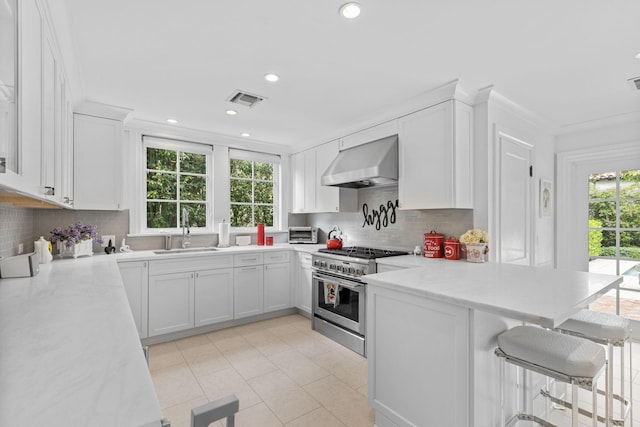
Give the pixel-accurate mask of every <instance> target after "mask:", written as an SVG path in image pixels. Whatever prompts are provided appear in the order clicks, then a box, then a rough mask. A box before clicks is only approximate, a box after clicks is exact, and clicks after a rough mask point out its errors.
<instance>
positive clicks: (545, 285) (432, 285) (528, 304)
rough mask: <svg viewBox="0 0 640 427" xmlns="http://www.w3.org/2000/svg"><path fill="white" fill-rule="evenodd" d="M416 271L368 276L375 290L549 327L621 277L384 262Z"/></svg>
mask: <svg viewBox="0 0 640 427" xmlns="http://www.w3.org/2000/svg"><path fill="white" fill-rule="evenodd" d="M379 261H381V263H383V264H388V265H396V266H404V267H414V268H407V269H404V270H397V271H390V272H386V273H378V274H372V275H369V276H366V281H367V283H368V284H369V285H371V286H381V287H385V288H389V289H394V290H398V291H401V292H405V293H409V294H413V295H417V296H421V297H425V298H429V299H433V300H437V301H443V302H447V303H451V304H455V305H459V306H463V307H467V308H471V309H477V310H482V311H486V312H489V313H493V314H496V315H500V316H506V317H510V318H513V319H517V320H522V321H525V322H529V323H534V324H538V325H541V326H543V327H547V328H553V327H555V326H557V325H559V324H560V323H562V322H564V321H565V320H566V319H567V318H568V317H569V316H571V315H572V314H574V313H575V312H577V311H578V310H580V309H582V308H584V307H585V306H586V305H587V304H589V303H591V302H593V301H594V300H596V299H597V298H598V297H600V296H601V295H604V294H605V293H607V292H608V291H609V290H611V289H615V288H616V287H617V286H618V285H619V284H620V283H621V282H622V278H621V277H619V276H611V275H606V274H594V273H586V272H579V271H569V270H556V269H551V268H539V267H525V266H518V265H511V264H497V263H491V262H488V263H481V264H478V263H470V262H465V261H450V260H445V259H428V258H422V257H414V256H406V257H405V256H402V257H390V258H381V259H380V260H379Z"/></svg>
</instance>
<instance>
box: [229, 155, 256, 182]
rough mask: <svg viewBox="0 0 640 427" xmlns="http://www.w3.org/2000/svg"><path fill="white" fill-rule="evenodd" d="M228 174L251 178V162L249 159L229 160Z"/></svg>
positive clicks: (235, 176)
mask: <svg viewBox="0 0 640 427" xmlns="http://www.w3.org/2000/svg"><path fill="white" fill-rule="evenodd" d="M230 169H231V171H230V174H231V176H232V177H234V178H251V177H252V176H251V162H250V161H249V160H238V159H231V160H230Z"/></svg>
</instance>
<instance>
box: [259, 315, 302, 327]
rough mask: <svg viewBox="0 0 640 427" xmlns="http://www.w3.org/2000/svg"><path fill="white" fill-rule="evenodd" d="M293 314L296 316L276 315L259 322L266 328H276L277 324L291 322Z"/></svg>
mask: <svg viewBox="0 0 640 427" xmlns="http://www.w3.org/2000/svg"><path fill="white" fill-rule="evenodd" d="M293 316H296V315H291V316H281V317H274V318H273V319H267V320H261V321H260V322H258V323H259V324H260V325H262V327H263V328H265V329H267V328H274V327H276V326H282V325H288V324H290V323H291V319H292V317H293Z"/></svg>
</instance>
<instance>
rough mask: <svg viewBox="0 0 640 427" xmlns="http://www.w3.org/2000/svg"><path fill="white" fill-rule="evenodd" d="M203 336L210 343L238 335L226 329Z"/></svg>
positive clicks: (232, 330)
mask: <svg viewBox="0 0 640 427" xmlns="http://www.w3.org/2000/svg"><path fill="white" fill-rule="evenodd" d="M204 335H205V336H206V337H207V338H209V339H210V340H211V341H212V342H216V341H217V340H220V339H224V338H231V337H235V336H237V335H238V334H237V332H236V331H235V330H234V329H233V328H226V329H219V330H217V331H213V332H208V333H206V334H204Z"/></svg>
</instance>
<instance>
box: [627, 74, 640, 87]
mask: <svg viewBox="0 0 640 427" xmlns="http://www.w3.org/2000/svg"><path fill="white" fill-rule="evenodd" d="M627 81H628V82H629V84H630V85H631V87H632V88H634V89H636V90H640V77H634V78H632V79H629V80H627Z"/></svg>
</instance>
